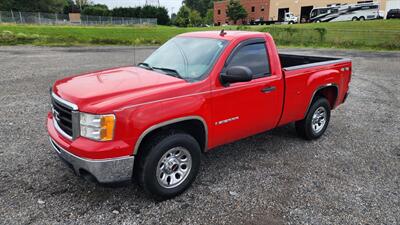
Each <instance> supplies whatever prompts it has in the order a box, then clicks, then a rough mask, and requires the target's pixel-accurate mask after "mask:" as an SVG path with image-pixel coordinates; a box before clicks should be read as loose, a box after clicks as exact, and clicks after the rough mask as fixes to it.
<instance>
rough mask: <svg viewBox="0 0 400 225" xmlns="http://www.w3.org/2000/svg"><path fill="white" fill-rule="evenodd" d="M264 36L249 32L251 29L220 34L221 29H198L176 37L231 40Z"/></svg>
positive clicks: (227, 31) (263, 35)
mask: <svg viewBox="0 0 400 225" xmlns="http://www.w3.org/2000/svg"><path fill="white" fill-rule="evenodd" d="M244 36H245V37H265V33H261V32H251V31H231V30H225V34H224V35H221V31H220V30H219V31H198V32H190V33H184V34H180V35H178V37H200V38H214V39H221V40H227V41H232V40H235V39H238V38H241V37H244Z"/></svg>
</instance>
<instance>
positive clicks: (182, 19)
mask: <svg viewBox="0 0 400 225" xmlns="http://www.w3.org/2000/svg"><path fill="white" fill-rule="evenodd" d="M189 16H190V9H189V8H188V7H187V6H185V5H183V6H182V7H181V8H180V9H179V12H178V14H177V15H176V20H175V23H176V24H175V25H177V26H178V27H187V26H188V25H189V24H190V19H189Z"/></svg>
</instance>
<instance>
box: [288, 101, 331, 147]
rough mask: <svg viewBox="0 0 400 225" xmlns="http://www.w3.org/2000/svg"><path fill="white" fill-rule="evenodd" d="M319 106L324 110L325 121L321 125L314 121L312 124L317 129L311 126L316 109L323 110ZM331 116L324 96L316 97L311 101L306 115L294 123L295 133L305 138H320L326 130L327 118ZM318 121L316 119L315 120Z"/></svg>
mask: <svg viewBox="0 0 400 225" xmlns="http://www.w3.org/2000/svg"><path fill="white" fill-rule="evenodd" d="M321 107H322V108H323V109H324V110H325V117H324V118H325V123H324V124H323V126H319V125H320V124H321V123H316V124H314V125H316V126H318V127H319V129H315V128H313V116H314V113H316V111H317V110H319V111H323V110H322V109H321ZM330 118H331V107H330V104H329V102H328V100H327V99H326V98H324V97H317V98H316V99H315V100H314V101H313V102H312V103H311V106H310V108H309V110H308V112H307V115H306V117H305V118H304V119H303V120H300V121H297V122H296V123H295V126H296V131H297V133H298V134H299V135H300V136H301V137H303V138H305V139H306V140H314V139H318V138H320V137H321V136H322V135H323V134H324V133H325V131H326V129H327V127H328V125H329V120H330ZM316 121H318V120H316Z"/></svg>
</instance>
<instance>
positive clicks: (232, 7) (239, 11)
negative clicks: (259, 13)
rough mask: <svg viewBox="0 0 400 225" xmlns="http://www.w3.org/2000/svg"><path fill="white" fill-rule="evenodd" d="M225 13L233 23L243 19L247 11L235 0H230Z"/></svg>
mask: <svg viewBox="0 0 400 225" xmlns="http://www.w3.org/2000/svg"><path fill="white" fill-rule="evenodd" d="M226 15H227V16H228V17H229V19H230V20H232V21H233V23H234V24H236V22H237V21H238V20H240V19H245V18H246V17H247V12H246V10H245V9H244V8H243V6H242V5H241V4H240V2H239V1H237V0H231V1H230V2H229V5H228V10H227V12H226Z"/></svg>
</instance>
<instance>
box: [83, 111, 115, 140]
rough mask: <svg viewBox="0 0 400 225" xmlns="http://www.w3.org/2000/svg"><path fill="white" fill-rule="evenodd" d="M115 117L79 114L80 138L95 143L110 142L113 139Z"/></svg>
mask: <svg viewBox="0 0 400 225" xmlns="http://www.w3.org/2000/svg"><path fill="white" fill-rule="evenodd" d="M114 127H115V115H113V114H108V115H93V114H88V113H82V112H81V113H80V128H81V129H80V130H81V136H83V137H86V138H90V139H93V140H96V141H111V140H112V139H113V138H114Z"/></svg>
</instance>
